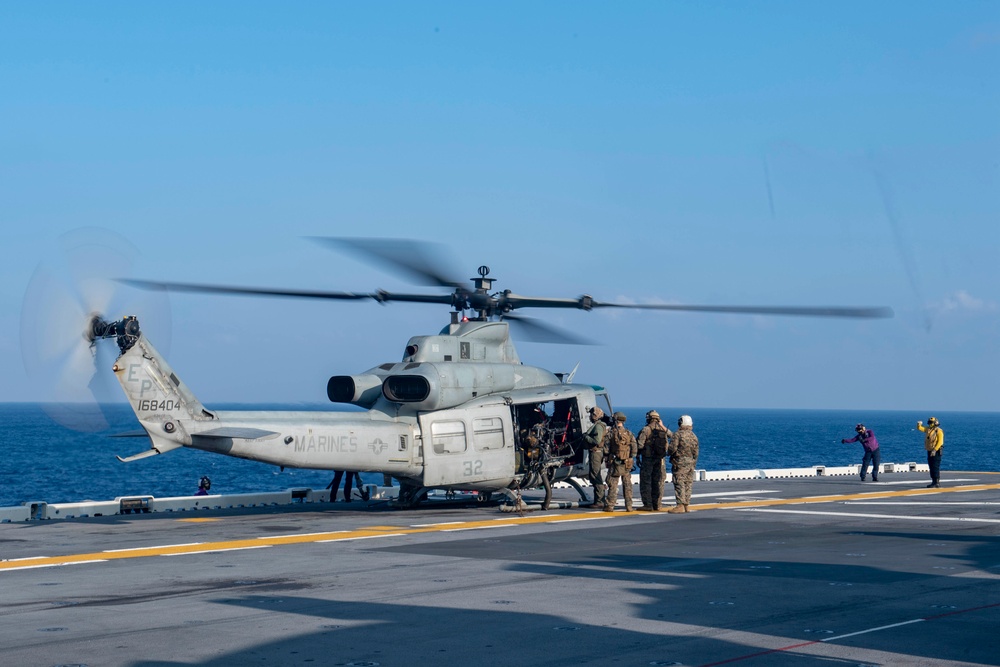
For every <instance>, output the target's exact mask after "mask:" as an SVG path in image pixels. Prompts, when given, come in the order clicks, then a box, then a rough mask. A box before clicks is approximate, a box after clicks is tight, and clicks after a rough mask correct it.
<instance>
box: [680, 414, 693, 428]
mask: <svg viewBox="0 0 1000 667" xmlns="http://www.w3.org/2000/svg"><path fill="white" fill-rule="evenodd" d="M677 425H678V426H694V421H693V420H692V419H691V415H681V418H680V419H678V420H677Z"/></svg>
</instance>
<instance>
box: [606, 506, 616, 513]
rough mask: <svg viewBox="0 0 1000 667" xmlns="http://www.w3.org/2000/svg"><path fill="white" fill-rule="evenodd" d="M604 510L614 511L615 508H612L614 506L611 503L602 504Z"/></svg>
mask: <svg viewBox="0 0 1000 667" xmlns="http://www.w3.org/2000/svg"><path fill="white" fill-rule="evenodd" d="M604 511H605V512H614V511H615V508H614V506H613V505H605V506H604Z"/></svg>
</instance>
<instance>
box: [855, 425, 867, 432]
mask: <svg viewBox="0 0 1000 667" xmlns="http://www.w3.org/2000/svg"><path fill="white" fill-rule="evenodd" d="M854 430H855V431H857V432H858V433H863V432H864V431H866V430H867V429H865V425H864V424H858V425H857V426H855V427H854Z"/></svg>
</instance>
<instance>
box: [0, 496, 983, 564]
mask: <svg viewBox="0 0 1000 667" xmlns="http://www.w3.org/2000/svg"><path fill="white" fill-rule="evenodd" d="M997 489H1000V484H976V485H970V486H952V487H944V488H938V489H907V490H899V491H873V492H866V493H849V494H838V495H828V496H811V497H805V498H768V499H762V500H745V501H739V502H731V503H703V504H698V505H691V511H693V512H704V511H706V510H713V509H734V508H749V507H773V506H779V505H807V504H817V503H830V502H840V501H844V500H873V499H876V498H899V497H906V496H925V495H936V494H941V493H957V492H969V491H990V490H997ZM650 516H664V517H666V516H668V515H667V514H666V513H662V512H661V513H659V514H653V513H650V512H613V513H612V512H601V513H597V512H592V511H588V512H581V513H580V514H565V513H560V514H557V515H551V514H536V515H531V516H523V517H520V516H504V517H499V518H496V519H485V520H479V521H460V522H457V523H443V524H436V525H423V526H367V527H365V528H358V529H356V530H338V531H331V532H325V533H302V534H298V535H278V536H269V537H253V538H248V539H245V540H226V541H220V542H200V543H194V544H173V545H164V546H154V547H138V548H133V549H128V550H122V551H98V552H95V553H82V554H68V555H65V556H38V557H34V558H31V557H29V558H18V559H16V560H9V561H0V571H4V570H17V569H29V568H37V567H51V566H56V565H73V564H82V563H93V562H100V561H113V560H125V559H131V558H148V557H150V556H180V555H187V554H195V553H206V552H214V551H234V550H241V549H259V548H261V547H263V546H284V545H289V544H311V543H317V542H325V543H326V542H340V541H348V540H357V539H364V538H373V537H391V536H402V535H419V534H423V533H441V532H454V531H455V530H456V529H461V530H469V529H474V528H500V527H505V526H510V525H533V524H553V523H565V522H568V521H574V520H582V519H588V518H589V519H612V518H621V517H631V518H647V517H650ZM182 521H183V519H182Z"/></svg>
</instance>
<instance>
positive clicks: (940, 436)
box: [917, 417, 944, 489]
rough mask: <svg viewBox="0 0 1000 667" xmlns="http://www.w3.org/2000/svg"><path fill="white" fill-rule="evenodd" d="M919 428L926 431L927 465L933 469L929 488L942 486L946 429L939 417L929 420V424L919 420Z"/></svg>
mask: <svg viewBox="0 0 1000 667" xmlns="http://www.w3.org/2000/svg"><path fill="white" fill-rule="evenodd" d="M917 428H918V429H919V430H921V431H923V432H924V449H926V450H927V467H928V468H930V470H931V483H930V484H928V485H927V488H928V489H931V488H934V489H936V488H938V487H939V486H941V454H943V453H944V431H943V430H942V429H941V425H940V424H938V420H937V417H931V418H930V419H928V420H927V426H924V423H923V422H917Z"/></svg>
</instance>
